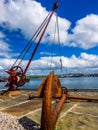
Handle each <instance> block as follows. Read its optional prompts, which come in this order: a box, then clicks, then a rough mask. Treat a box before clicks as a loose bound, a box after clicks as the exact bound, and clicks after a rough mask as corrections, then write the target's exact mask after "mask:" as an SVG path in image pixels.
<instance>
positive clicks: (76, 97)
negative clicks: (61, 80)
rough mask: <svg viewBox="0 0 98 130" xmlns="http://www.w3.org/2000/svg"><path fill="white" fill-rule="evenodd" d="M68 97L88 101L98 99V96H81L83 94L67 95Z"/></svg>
mask: <svg viewBox="0 0 98 130" xmlns="http://www.w3.org/2000/svg"><path fill="white" fill-rule="evenodd" d="M67 98H69V99H79V100H88V101H92V100H93V101H98V98H89V97H81V96H72V95H67Z"/></svg>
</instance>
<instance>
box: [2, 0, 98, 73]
mask: <svg viewBox="0 0 98 130" xmlns="http://www.w3.org/2000/svg"><path fill="white" fill-rule="evenodd" d="M54 2H55V0H49V1H48V0H36V1H34V0H2V1H0V9H1V11H0V75H5V72H4V71H5V70H6V69H9V68H10V66H11V65H12V64H13V62H14V61H15V59H16V58H17V56H18V55H19V53H20V52H21V50H22V48H23V47H24V46H25V45H26V44H27V42H28V41H29V40H30V38H31V37H32V35H33V34H34V32H35V31H36V29H37V28H38V27H39V25H40V24H41V23H42V21H43V20H44V18H45V17H46V16H47V14H48V13H49V11H50V10H51V8H52V6H53V3H54ZM58 17H59V18H58V20H59V30H60V41H61V59H62V65H63V72H61V71H60V57H59V56H60V54H59V48H58V42H55V43H54V51H53V62H52V69H53V70H55V73H98V0H59V8H58ZM54 25H55V14H54V15H53V17H52V19H51V22H50V24H49V26H48V28H47V31H46V33H45V35H44V37H43V39H42V42H41V44H40V46H39V48H38V50H37V52H36V54H35V57H34V59H33V61H32V63H31V65H30V67H29V69H28V71H27V74H28V75H33V74H48V73H49V72H50V64H51V48H52V43H53V37H54ZM56 37H57V36H56ZM56 41H57V40H56ZM33 48H34V47H32V48H31V49H32V50H33ZM30 55H31V52H29V53H28V55H27V57H26V58H25V59H24V61H23V63H22V65H21V66H22V67H23V68H25V67H26V64H27V63H28V60H29V58H30Z"/></svg>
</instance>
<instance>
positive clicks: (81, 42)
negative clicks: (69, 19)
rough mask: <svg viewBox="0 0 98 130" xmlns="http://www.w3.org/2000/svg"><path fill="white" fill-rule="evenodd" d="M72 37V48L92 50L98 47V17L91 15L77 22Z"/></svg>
mask: <svg viewBox="0 0 98 130" xmlns="http://www.w3.org/2000/svg"><path fill="white" fill-rule="evenodd" d="M72 32H73V34H72V35H70V38H71V39H70V40H71V41H72V42H71V43H70V46H73V47H80V48H83V49H90V48H93V47H96V46H98V15H95V14H90V15H87V16H86V17H84V18H82V19H80V20H78V21H77V23H76V26H75V27H74V29H73V30H72Z"/></svg>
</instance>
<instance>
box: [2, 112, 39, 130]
mask: <svg viewBox="0 0 98 130" xmlns="http://www.w3.org/2000/svg"><path fill="white" fill-rule="evenodd" d="M39 129H40V125H39V124H37V123H36V122H33V121H32V120H30V119H28V118H27V117H23V118H21V119H18V118H17V117H15V116H12V115H9V114H7V113H3V112H0V130H39Z"/></svg>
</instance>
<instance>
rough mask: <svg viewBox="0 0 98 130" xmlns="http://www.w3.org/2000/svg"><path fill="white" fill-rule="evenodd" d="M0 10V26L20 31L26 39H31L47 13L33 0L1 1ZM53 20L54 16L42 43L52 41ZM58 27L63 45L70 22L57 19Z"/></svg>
mask: <svg viewBox="0 0 98 130" xmlns="http://www.w3.org/2000/svg"><path fill="white" fill-rule="evenodd" d="M0 9H1V11H0V25H1V26H3V27H4V26H6V28H8V29H9V30H17V29H21V32H22V33H23V34H24V36H25V37H27V38H31V36H32V34H33V33H34V32H35V30H36V29H37V28H38V26H39V25H40V24H41V23H42V21H43V20H44V18H45V17H46V16H47V14H48V13H49V12H48V11H47V10H46V9H45V8H44V7H42V6H41V4H40V3H38V2H36V1H35V0H17V1H15V0H10V1H8V2H4V0H2V1H0ZM55 19H56V18H55V16H53V18H52V20H51V22H50V25H49V27H48V29H47V31H46V33H45V36H44V38H43V42H48V41H53V40H52V38H53V36H54V24H55ZM59 26H60V34H61V42H62V43H64V42H66V40H67V37H68V34H67V30H68V29H69V27H70V22H69V21H68V20H66V19H63V18H60V17H59Z"/></svg>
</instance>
